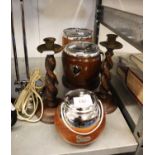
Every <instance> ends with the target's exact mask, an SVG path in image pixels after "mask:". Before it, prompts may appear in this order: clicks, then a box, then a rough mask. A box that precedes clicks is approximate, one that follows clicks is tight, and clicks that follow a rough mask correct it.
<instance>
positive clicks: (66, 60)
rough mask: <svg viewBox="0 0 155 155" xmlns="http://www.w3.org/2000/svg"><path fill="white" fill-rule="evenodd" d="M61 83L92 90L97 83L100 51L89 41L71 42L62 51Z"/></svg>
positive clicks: (74, 87) (98, 79)
mask: <svg viewBox="0 0 155 155" xmlns="http://www.w3.org/2000/svg"><path fill="white" fill-rule="evenodd" d="M62 64H63V84H64V85H65V86H66V87H68V88H70V89H76V88H84V89H89V90H93V89H95V88H97V87H98V85H99V81H100V78H99V73H100V69H101V52H100V50H99V48H98V46H97V45H96V44H94V43H90V42H81V41H80V42H72V43H69V44H68V45H66V47H65V48H64V51H63V53H62Z"/></svg>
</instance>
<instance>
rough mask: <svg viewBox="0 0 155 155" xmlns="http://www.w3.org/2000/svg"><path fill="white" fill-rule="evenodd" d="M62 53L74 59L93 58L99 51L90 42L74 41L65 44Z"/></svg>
mask: <svg viewBox="0 0 155 155" xmlns="http://www.w3.org/2000/svg"><path fill="white" fill-rule="evenodd" d="M64 52H65V53H66V54H68V55H71V56H75V57H94V56H97V55H99V54H100V49H99V47H98V46H97V45H96V44H94V43H91V42H85V41H83V42H82V41H75V42H71V43H69V44H67V45H66V47H65V49H64Z"/></svg>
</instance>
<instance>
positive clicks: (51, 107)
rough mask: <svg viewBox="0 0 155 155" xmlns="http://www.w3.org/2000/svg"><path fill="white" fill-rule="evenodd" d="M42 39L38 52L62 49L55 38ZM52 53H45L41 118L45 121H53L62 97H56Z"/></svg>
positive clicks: (55, 51)
mask: <svg viewBox="0 0 155 155" xmlns="http://www.w3.org/2000/svg"><path fill="white" fill-rule="evenodd" d="M44 41H45V44H42V45H40V46H38V48H37V49H38V51H39V52H41V53H42V52H44V51H53V52H54V54H55V53H58V52H60V51H61V50H62V47H61V46H60V45H58V44H54V41H55V38H45V39H44ZM54 54H50V55H47V56H46V59H45V68H46V76H45V88H44V92H43V103H44V112H43V117H42V119H41V121H43V122H45V123H53V122H54V115H55V110H56V107H57V106H58V104H59V103H60V102H61V101H62V99H60V98H58V97H57V94H58V90H57V88H56V84H58V80H57V77H56V75H55V73H54V69H55V67H56V60H55V58H54ZM39 113H40V110H38V115H39Z"/></svg>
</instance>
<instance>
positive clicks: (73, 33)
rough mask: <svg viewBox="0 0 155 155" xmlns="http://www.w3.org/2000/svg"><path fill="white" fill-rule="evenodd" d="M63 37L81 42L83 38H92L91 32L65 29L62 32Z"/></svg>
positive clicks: (81, 29)
mask: <svg viewBox="0 0 155 155" xmlns="http://www.w3.org/2000/svg"><path fill="white" fill-rule="evenodd" d="M63 33H64V37H65V38H68V39H70V40H81V39H84V38H92V36H93V31H92V30H89V29H84V28H67V29H64V31H63Z"/></svg>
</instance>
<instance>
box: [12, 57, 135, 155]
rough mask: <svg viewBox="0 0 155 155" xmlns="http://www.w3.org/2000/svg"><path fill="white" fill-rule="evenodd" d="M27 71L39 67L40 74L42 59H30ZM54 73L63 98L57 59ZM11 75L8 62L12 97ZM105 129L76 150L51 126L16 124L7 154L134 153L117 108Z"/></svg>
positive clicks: (21, 68) (128, 132)
mask: <svg viewBox="0 0 155 155" xmlns="http://www.w3.org/2000/svg"><path fill="white" fill-rule="evenodd" d="M29 61H30V70H33V69H34V68H35V67H39V68H41V69H42V70H43V73H44V59H43V58H41V59H40V58H32V59H29ZM56 61H57V67H56V73H57V75H58V76H57V77H58V81H59V85H58V90H59V94H58V96H60V97H63V96H64V94H65V93H66V92H67V89H65V88H64V87H63V85H62V82H61V76H59V75H60V74H62V65H61V64H60V63H58V62H59V61H61V58H57V59H56ZM19 64H20V65H19V66H20V73H21V75H22V76H21V78H24V77H25V76H24V73H25V70H24V69H23V67H24V61H23V59H20V60H19ZM14 80H15V73H14V65H13V62H12V96H13V95H14V94H15V93H14V86H13V83H14ZM106 117H107V118H106V126H105V129H104V131H103V132H102V133H101V135H100V136H99V137H98V139H97V140H96V141H95V142H94V143H92V144H91V145H89V146H85V147H77V146H73V145H70V144H68V143H66V142H65V141H64V140H63V139H62V138H61V137H60V136H59V135H58V133H57V131H56V129H55V126H54V125H49V124H44V123H42V122H38V123H34V124H32V123H27V122H21V121H17V123H16V124H15V126H14V127H13V128H12V131H11V137H12V138H11V149H12V150H11V152H12V155H60V154H65V155H67V154H75V155H76V154H80V155H87V154H89V155H95V154H97V155H110V154H116V153H125V152H134V151H136V148H137V145H138V144H137V142H136V140H135V138H134V136H133V134H132V132H131V131H130V129H129V127H128V125H127V123H126V121H125V119H124V117H123V115H122V113H121V111H120V110H119V108H117V110H116V111H115V112H113V113H112V114H108V115H107V116H106Z"/></svg>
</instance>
